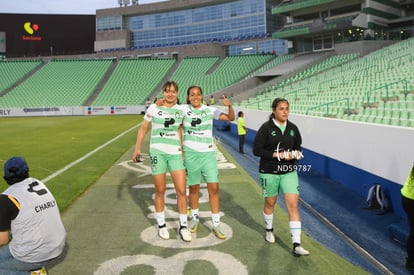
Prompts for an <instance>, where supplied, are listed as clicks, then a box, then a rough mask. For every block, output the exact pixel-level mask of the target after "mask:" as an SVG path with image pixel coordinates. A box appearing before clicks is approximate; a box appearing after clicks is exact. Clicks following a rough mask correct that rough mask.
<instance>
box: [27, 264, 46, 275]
mask: <svg viewBox="0 0 414 275" xmlns="http://www.w3.org/2000/svg"><path fill="white" fill-rule="evenodd" d="M30 275H47V271H46V267H44V266H43V267H42V268H41V269H38V270H33V271H32V272H31V273H30Z"/></svg>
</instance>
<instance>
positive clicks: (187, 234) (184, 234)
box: [178, 226, 191, 242]
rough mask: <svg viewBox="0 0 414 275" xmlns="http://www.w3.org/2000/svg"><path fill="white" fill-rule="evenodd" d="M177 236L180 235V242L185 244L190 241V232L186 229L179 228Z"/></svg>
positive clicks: (183, 227)
mask: <svg viewBox="0 0 414 275" xmlns="http://www.w3.org/2000/svg"><path fill="white" fill-rule="evenodd" d="M178 234H179V235H180V238H181V240H183V241H185V242H190V241H191V232H190V230H188V228H187V227H185V226H181V227H180V229H179V230H178Z"/></svg>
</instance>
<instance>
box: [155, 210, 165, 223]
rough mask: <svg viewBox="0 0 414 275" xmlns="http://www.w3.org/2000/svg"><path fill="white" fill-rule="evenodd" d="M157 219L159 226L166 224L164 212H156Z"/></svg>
mask: <svg viewBox="0 0 414 275" xmlns="http://www.w3.org/2000/svg"><path fill="white" fill-rule="evenodd" d="M155 218H156V219H157V224H158V226H161V225H164V224H165V213H164V211H161V212H155Z"/></svg>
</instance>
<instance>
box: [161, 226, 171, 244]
mask: <svg viewBox="0 0 414 275" xmlns="http://www.w3.org/2000/svg"><path fill="white" fill-rule="evenodd" d="M158 236H160V237H161V239H164V240H168V239H169V238H170V233H168V229H167V226H166V225H165V224H164V225H162V226H161V227H160V226H158Z"/></svg>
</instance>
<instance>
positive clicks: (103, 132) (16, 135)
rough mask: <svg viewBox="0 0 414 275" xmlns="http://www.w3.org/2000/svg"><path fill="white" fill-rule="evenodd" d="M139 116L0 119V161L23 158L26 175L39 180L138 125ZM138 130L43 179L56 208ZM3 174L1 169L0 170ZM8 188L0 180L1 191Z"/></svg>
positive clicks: (107, 163)
mask: <svg viewBox="0 0 414 275" xmlns="http://www.w3.org/2000/svg"><path fill="white" fill-rule="evenodd" d="M142 117H143V116H142V115H123V116H72V117H25V118H6V119H0V135H1V138H0V165H1V170H3V165H4V162H5V161H6V160H7V159H8V158H10V157H12V156H22V157H24V158H25V159H26V160H27V162H28V165H29V169H30V175H31V176H33V177H35V178H37V179H39V180H42V179H45V178H47V177H48V176H50V175H52V174H54V173H55V172H57V171H59V170H60V169H62V168H64V167H65V166H67V165H69V164H71V163H72V162H74V161H76V160H78V159H80V158H82V157H83V156H85V155H86V154H88V153H90V152H91V151H93V150H95V149H96V148H98V147H99V146H101V145H102V144H104V143H106V142H108V141H110V140H111V139H113V138H115V137H116V136H118V135H119V134H121V133H123V132H124V131H127V130H129V129H131V128H133V127H135V126H137V125H138V124H139V123H140V122H141V121H142ZM136 133H137V129H132V130H131V131H129V132H127V133H126V134H125V135H124V136H122V137H120V138H119V139H117V140H115V141H114V142H112V143H111V144H110V145H108V146H106V147H104V148H102V149H101V150H99V151H97V152H96V153H94V154H93V155H91V156H89V157H87V158H86V159H84V160H83V161H82V162H80V163H79V164H77V165H75V166H73V167H72V168H70V169H68V170H66V171H65V172H63V173H61V174H59V175H57V176H56V177H54V178H52V179H50V180H49V181H47V182H46V185H47V186H48V187H49V189H50V190H51V192H52V193H53V194H54V196H55V198H56V200H57V202H58V205H59V208H60V209H61V210H64V209H66V207H68V206H69V205H70V204H71V203H72V202H73V201H74V200H75V199H76V198H77V197H78V196H79V195H80V194H82V193H83V192H84V191H85V190H86V189H87V188H88V187H89V186H90V185H91V184H92V183H94V182H95V181H96V180H97V179H98V178H99V176H100V175H102V174H103V173H104V172H105V171H106V170H107V169H108V168H109V167H110V166H111V165H112V164H113V163H114V162H115V161H116V160H117V159H119V157H120V156H121V155H122V154H124V153H125V151H126V150H128V149H129V148H130V147H131V146H132V145H133V144H135V141H136ZM1 174H2V175H3V171H1ZM6 188H7V184H6V183H5V182H4V181H1V184H0V191H3V190H4V189H6Z"/></svg>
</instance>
